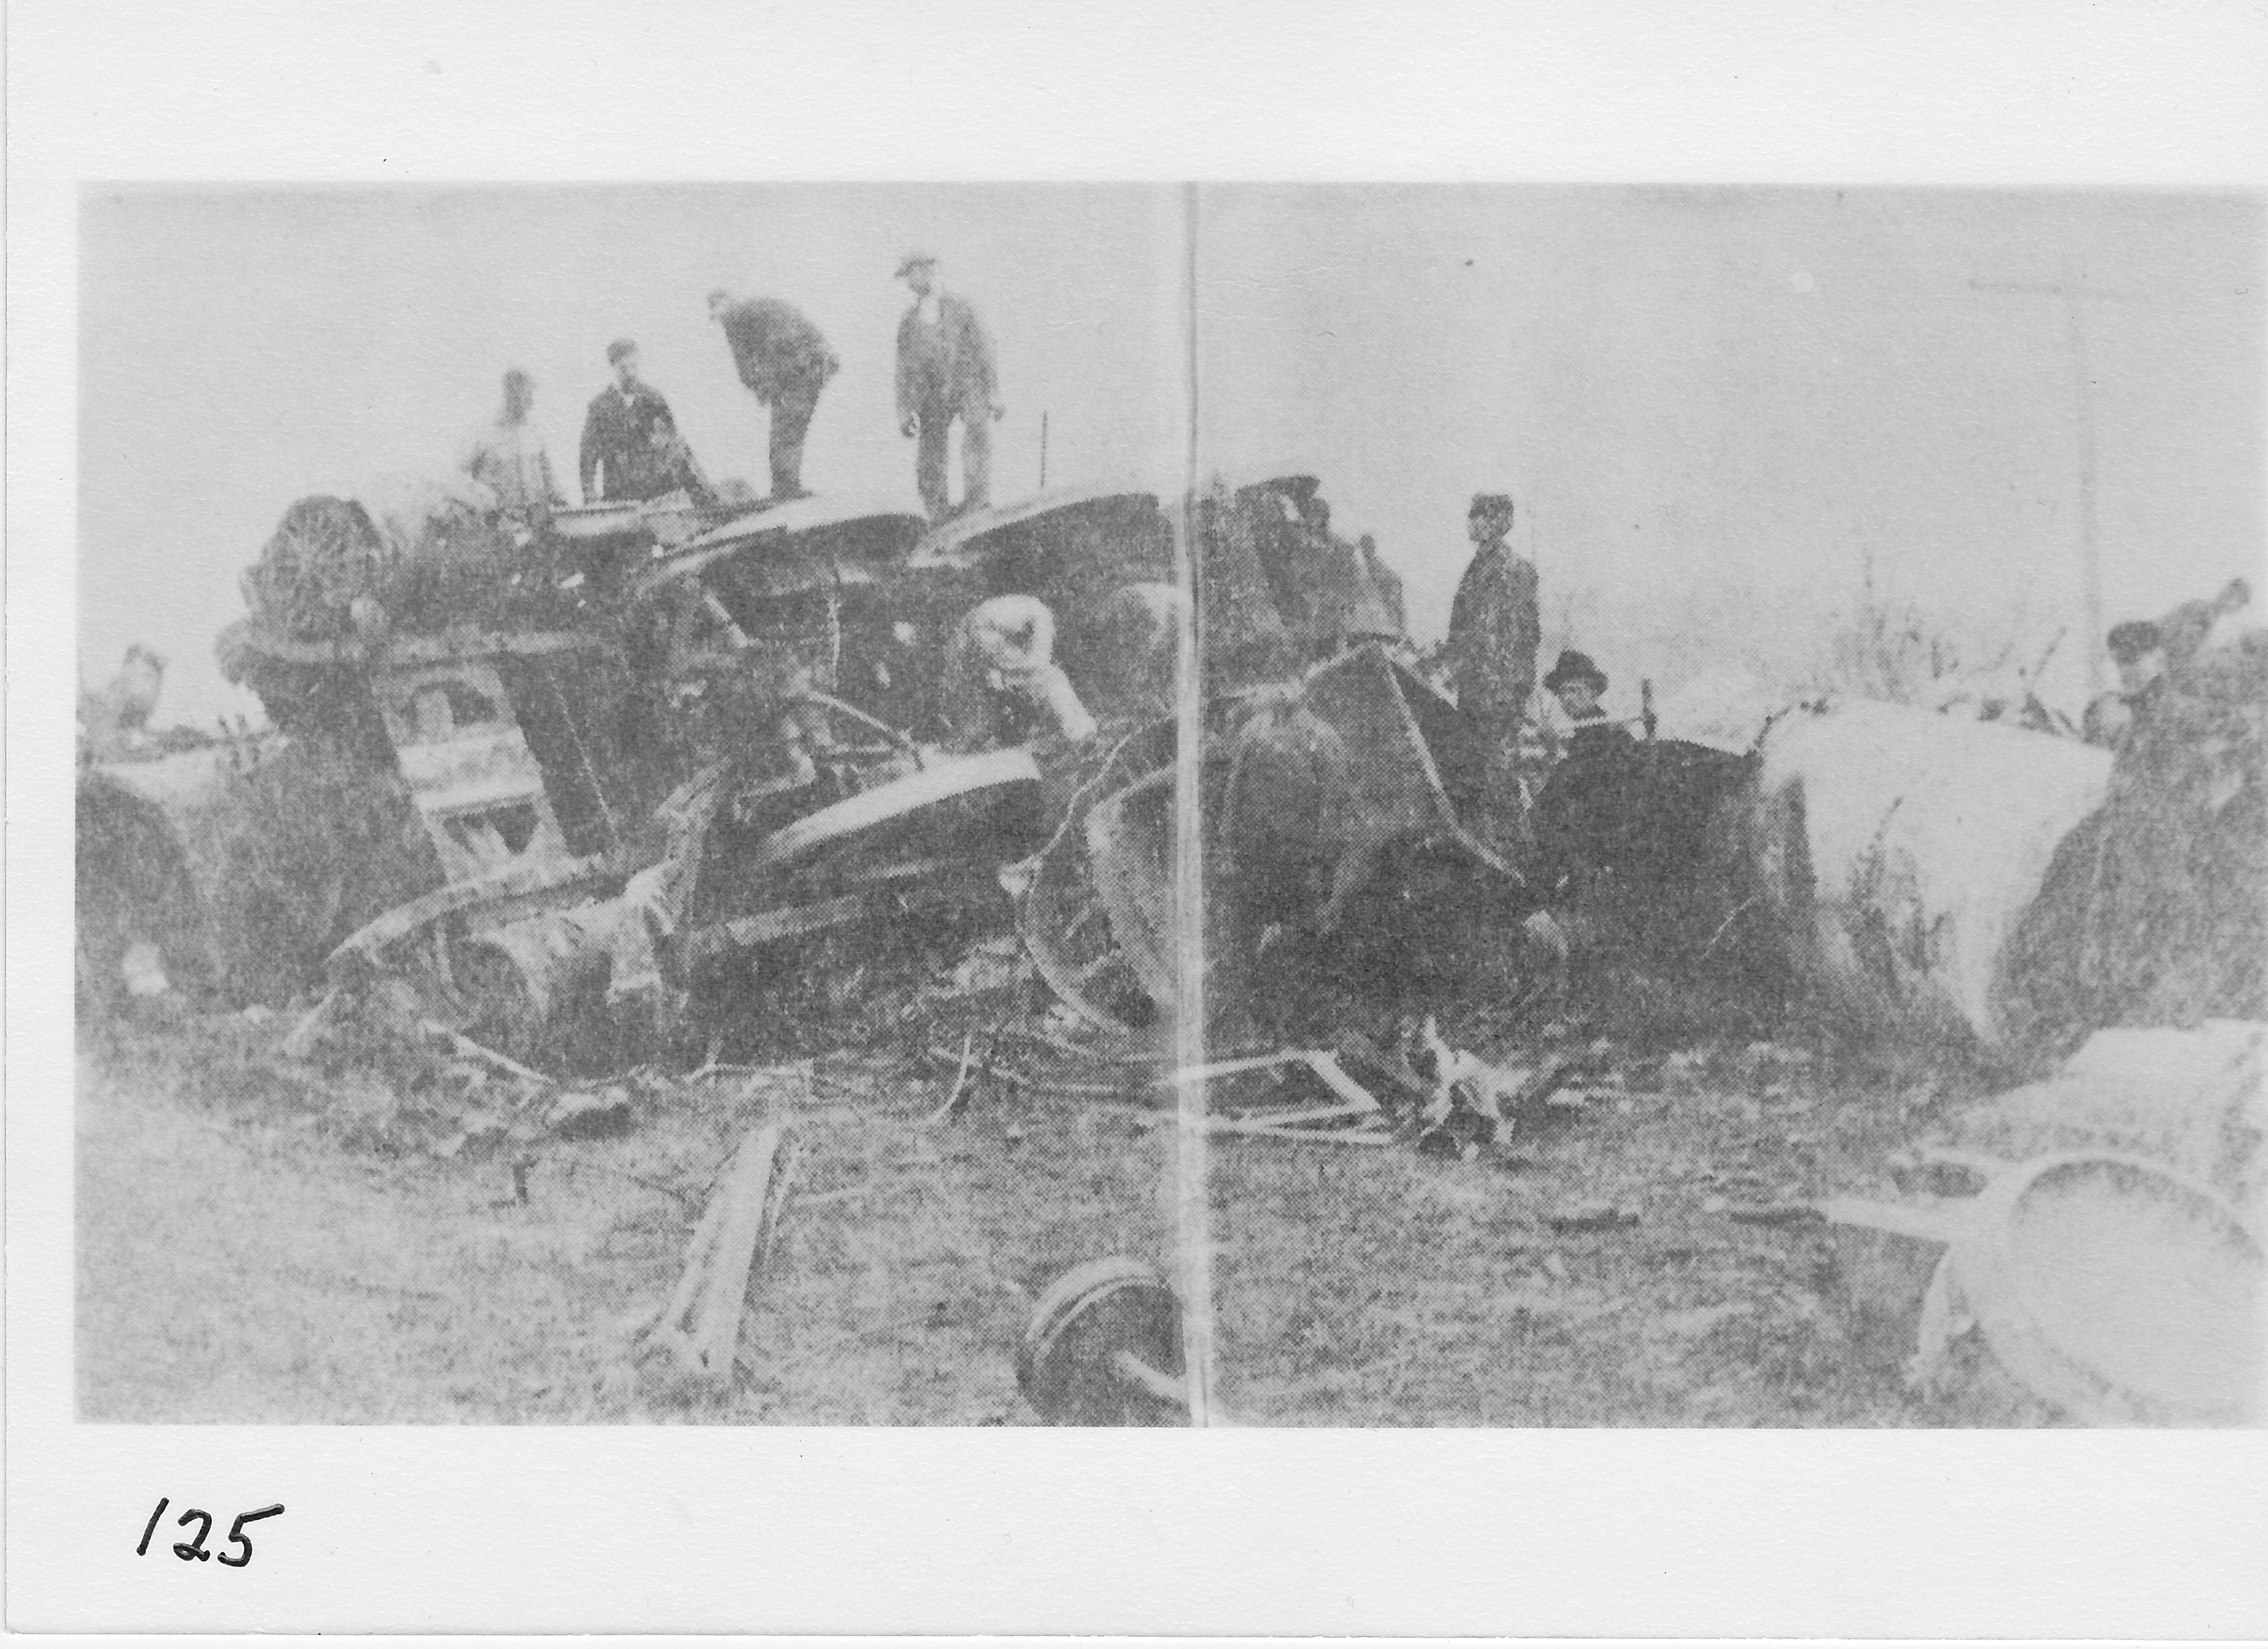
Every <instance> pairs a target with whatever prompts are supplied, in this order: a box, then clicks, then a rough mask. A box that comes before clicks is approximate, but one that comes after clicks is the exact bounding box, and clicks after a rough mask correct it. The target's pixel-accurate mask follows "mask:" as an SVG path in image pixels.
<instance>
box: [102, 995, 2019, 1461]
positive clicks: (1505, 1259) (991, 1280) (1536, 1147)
mask: <svg viewBox="0 0 2268 1649" xmlns="http://www.w3.org/2000/svg"><path fill="white" fill-rule="evenodd" d="M974 1022H975V1021H973V1020H972V1021H971V1023H974ZM930 1028H931V1030H932V1033H934V1029H935V1027H930ZM1444 1029H1445V1031H1447V1032H1448V1033H1449V1034H1451V1036H1452V1038H1453V1040H1454V1039H1457V1038H1459V1037H1461V1036H1462V1037H1463V1038H1465V1039H1466V1040H1467V1041H1468V1042H1469V1045H1473V1046H1475V1047H1476V1049H1477V1050H1478V1051H1480V1052H1482V1053H1484V1054H1487V1055H1490V1056H1500V1055H1502V1054H1503V1053H1504V1052H1505V1051H1506V1049H1505V1047H1504V1046H1503V1039H1502V1037H1501V1036H1499V1037H1498V1038H1497V1045H1495V1046H1491V1045H1489V1043H1490V1035H1489V1033H1488V1031H1487V1028H1486V1026H1485V1023H1484V1022H1481V1021H1475V1022H1474V1023H1472V1024H1469V1025H1467V1026H1464V1027H1460V1026H1459V1025H1457V1024H1455V1023H1448V1024H1445V1026H1444ZM276 1034H277V1027H276V1023H275V1022H274V1021H273V1020H258V1019H254V1020H247V1019H245V1018H244V1017H242V1016H210V1017H206V1018H192V1017H177V1018H174V1019H173V1020H170V1021H166V1022H158V1023H142V1024H136V1025H132V1026H128V1027H116V1026H114V1027H108V1028H107V1029H105V1030H102V1031H99V1032H96V1033H92V1034H87V1035H85V1036H83V1038H82V1057H81V1072H80V1088H79V1102H78V1112H77V1115H78V1163H77V1222H78V1243H79V1250H78V1252H79V1289H78V1322H77V1330H78V1333H77V1351H78V1358H77V1369H78V1375H77V1379H78V1394H79V1403H80V1410H81V1413H82V1415H83V1416H84V1417H85V1418H87V1419H89V1420H136V1421H232V1422H252V1421H266V1422H276V1421H298V1422H330V1423H387V1422H448V1421H457V1422H468V1423H481V1424H496V1423H556V1422H569V1421H600V1422H622V1421H637V1420H652V1421H696V1422H725V1423H784V1424H894V1425H895V1424H948V1425H982V1424H1036V1423H1037V1417H1036V1416H1035V1414H1034V1413H1033V1412H1032V1410H1030V1409H1029V1408H1028V1407H1027V1405H1026V1404H1025V1403H1024V1402H1023V1401H1022V1399H1021V1397H1020V1395H1019V1393H1018V1390H1017V1387H1016V1382H1015V1376H1014V1372H1013V1352H1014V1348H1015V1345H1016V1343H1017V1340H1018V1336H1019V1335H1020V1332H1021V1329H1022V1327H1023V1324H1024V1322H1025V1321H1026V1320H1027V1316H1028V1314H1029V1309H1030V1300H1031V1299H1032V1297H1033V1296H1035V1294H1036V1293H1037V1292H1040V1291H1041V1290H1042V1289H1043V1288H1044V1287H1045V1286H1046V1285H1047V1284H1048V1283H1049V1281H1050V1280H1051V1279H1052V1278H1054V1277H1056V1276H1057V1275H1058V1274H1059V1273H1061V1272H1062V1271H1063V1270H1066V1269H1068V1268H1069V1267H1070V1266H1071V1265H1073V1264H1075V1263H1079V1262H1080V1261H1083V1260H1087V1259H1092V1258H1094V1257H1097V1256H1100V1255H1109V1254H1124V1255H1132V1256H1135V1257H1137V1258H1139V1259H1144V1260H1147V1261H1150V1262H1152V1263H1156V1264H1158V1265H1159V1266H1160V1268H1161V1269H1164V1270H1167V1271H1168V1273H1169V1274H1170V1272H1171V1271H1172V1269H1173V1264H1172V1257H1171V1242H1170V1231H1171V1224H1170V1221H1171V1202H1170V1184H1171V1180H1170V1175H1171V1171H1172V1163H1173V1159H1174V1151H1175V1144H1174V1130H1173V1129H1172V1128H1171V1126H1170V1125H1167V1123H1166V1122H1165V1121H1164V1120H1163V1119H1161V1117H1160V1116H1159V1115H1156V1114H1155V1113H1152V1112H1147V1111H1145V1110H1144V1109H1142V1108H1138V1107H1133V1106H1128V1105H1123V1104H1119V1103H1115V1102H1112V1101H1106V1100H1102V1099H1100V1098H1097V1097H1094V1095H1092V1094H1091V1093H1077V1094H1074V1093H1064V1092H1057V1091H1050V1088H1049V1085H1048V1084H1047V1083H1046V1082H1044V1081H1042V1082H1038V1083H1023V1084H1012V1083H1010V1082H1007V1081H1003V1080H987V1079H981V1078H980V1079H979V1080H977V1081H976V1083H975V1084H974V1086H972V1087H971V1088H970V1090H969V1091H968V1094H967V1095H966V1096H965V1102H964V1103H963V1104H962V1106H961V1108H960V1109H959V1111H958V1113H957V1114H956V1115H955V1116H954V1118H953V1119H952V1120H950V1121H947V1122H943V1123H936V1122H932V1121H931V1120H929V1118H930V1116H931V1114H932V1112H934V1111H935V1110H936V1108H938V1106H939V1101H940V1100H941V1099H942V1098H943V1097H944V1095H945V1093H946V1090H947V1089H948V1087H949V1086H950V1078H951V1076H952V1071H951V1070H950V1069H939V1068H938V1067H937V1065H936V1063H935V1062H934V1061H933V1060H924V1059H923V1058H922V1057H920V1056H919V1053H918V1049H917V1047H916V1046H914V1045H911V1043H909V1042H908V1041H906V1040H905V1039H899V1038H895V1037H889V1036H880V1035H875V1034H873V1025H872V1023H870V1024H869V1025H868V1026H867V1027H866V1032H865V1035H864V1036H863V1037H862V1036H861V1035H860V1034H858V1033H857V1032H856V1031H855V1029H852V1028H851V1027H845V1028H844V1029H843V1031H842V1032H841V1033H840V1034H836V1035H821V1036H816V1037H814V1038H811V1039H808V1040H812V1041H816V1042H819V1043H821V1044H822V1049H821V1051H818V1052H816V1053H814V1054H810V1055H807V1056H804V1057H801V1058H790V1059H785V1060H777V1061H775V1062H774V1063H772V1064H770V1065H768V1066H766V1067H764V1068H762V1069H742V1068H736V1069H731V1070H725V1071H718V1072H716V1073H714V1074H712V1075H711V1076H709V1077H706V1078H702V1079H699V1080H695V1081H689V1082H684V1081H681V1082H676V1083H672V1084H669V1085H666V1086H655V1087H654V1088H652V1089H651V1090H649V1091H642V1092H641V1094H640V1097H639V1099H638V1101H637V1122H636V1126H635V1127H634V1128H632V1129H631V1130H630V1131H628V1132H627V1133H624V1134H622V1135H621V1136H619V1137H611V1138H603V1139H584V1140H576V1141H566V1140H552V1141H549V1142H547V1143H546V1144H545V1145H543V1146H542V1148H541V1150H540V1152H534V1153H533V1154H532V1158H531V1160H530V1166H528V1167H527V1168H526V1171H525V1173H524V1175H523V1176H522V1177H523V1179H524V1183H525V1188H526V1195H525V1199H524V1200H522V1199H521V1198H520V1197H519V1195H517V1187H516V1185H515V1174H514V1172H513V1166H512V1156H513V1154H514V1153H512V1152H505V1151H495V1152H489V1153H488V1154H485V1155H482V1154H478V1153H476V1152H472V1151H469V1150H468V1151H463V1152H456V1153H454V1154H453V1155H449V1156H446V1157H442V1156H437V1155H434V1154H432V1153H431V1152H402V1151H400V1150H388V1149H386V1148H382V1147H381V1146H380V1145H374V1144H373V1143H372V1138H371V1137H369V1136H368V1135H367V1133H366V1131H357V1130H356V1129H355V1128H353V1127H350V1126H343V1125H342V1123H341V1120H340V1116H339V1114H338V1112H337V1110H336V1108H329V1107H321V1106H317V1105H313V1104H311V1103H310V1102H309V1101H308V1100H307V1099H306V1096H304V1095H302V1094H298V1093H295V1092H294V1091H292V1090H291V1089H290V1088H289V1087H288V1086H284V1085H280V1084H277V1083H276V1082H274V1081H273V1080H270V1079H267V1078H263V1077H262V1076H261V1052H262V1050H263V1049H266V1048H268V1047H269V1046H270V1045H272V1043H273V1042H274V1041H275V1038H276ZM1561 1034H1563V1035H1564V1034H1566V1033H1565V1032H1562V1033H1561ZM862 1040H863V1041H864V1042H866V1043H867V1045H866V1046H864V1047H861V1046H858V1045H857V1044H858V1043H859V1042H861V1041H862ZM956 1040H957V1034H954V1035H948V1037H947V1041H948V1042H954V1041H956ZM830 1042H834V1043H838V1044H843V1045H836V1046H831V1047H828V1046H824V1044H828V1043H830ZM1968 1091H1970V1092H1974V1093H1980V1094H1981V1093H1982V1092H1983V1090H1982V1088H1981V1087H1972V1088H1971V1089H1970V1090H1968ZM1591 1093H1592V1098H1591V1101H1590V1102H1589V1104H1588V1105H1587V1108H1585V1109H1584V1111H1583V1112H1582V1113H1581V1114H1580V1115H1578V1116H1577V1117H1575V1118H1574V1119H1573V1120H1572V1121H1570V1122H1568V1123H1565V1124H1564V1125H1559V1126H1553V1127H1546V1128H1542V1129H1539V1130H1534V1131H1523V1132H1522V1133H1521V1134H1520V1135H1518V1136H1517V1137H1514V1138H1513V1140H1511V1141H1510V1142H1509V1144H1508V1145H1506V1147H1505V1148H1503V1149H1499V1150H1495V1151H1490V1152H1482V1153H1481V1154H1479V1155H1478V1156H1476V1158H1474V1159H1469V1160H1460V1159H1455V1158H1447V1157H1434V1156H1428V1155H1421V1154H1419V1153H1418V1152H1416V1151H1414V1150H1412V1149H1410V1147H1409V1146H1407V1145H1393V1146H1388V1147H1385V1148H1376V1147H1371V1148H1365V1147H1352V1146H1345V1145H1329V1144H1303V1143H1291V1142H1285V1141H1278V1140H1269V1139H1243V1138H1216V1139H1214V1140H1213V1141H1212V1142H1211V1145H1210V1153H1211V1222H1212V1233H1213V1240H1214V1248H1215V1252H1214V1270H1213V1287H1214V1292H1215V1297H1216V1307H1217V1318H1216V1330H1217V1336H1218V1345H1219V1362H1220V1370H1221V1382H1222V1390H1221V1396H1222V1399H1223V1401H1224V1402H1225V1403H1226V1405H1227V1406H1228V1407H1229V1408H1230V1409H1231V1410H1233V1412H1234V1413H1236V1414H1237V1415H1238V1416H1239V1417H1241V1418H1242V1419H1245V1420H1246V1421H1248V1422H1255V1423H1263V1424H1284V1425H1295V1424H1316V1425H1364V1426H1370V1425H1406V1424H1431V1425H1572V1426H1593V1425H1732V1426H1756V1425H1765V1426H1791V1425H1867V1426H1873V1425H1908V1424H1948V1423H1956V1424H1957V1423H1961V1422H1962V1420H1963V1419H1964V1418H1973V1417H1964V1416H1962V1415H1958V1414H1955V1413H1952V1412H1950V1411H1948V1410H1947V1409H1946V1408H1945V1407H1943V1406H1942V1404H1941V1403H1940V1402H1935V1401H1933V1400H1928V1399H1925V1398H1922V1397H1919V1396H1917V1395H1911V1394H1910V1393H1909V1392H1908V1391H1907V1390H1906V1389H1905V1388H1904V1384H1903V1382H1902V1380H1901V1379H1900V1369H1899V1351H1900V1346H1899V1343H1898V1339H1897V1333H1896V1317H1895V1312H1893V1315H1892V1317H1891V1319H1890V1325H1891V1331H1890V1332H1889V1334H1888V1335H1887V1336H1885V1335H1883V1334H1881V1333H1880V1332H1877V1330H1879V1329H1881V1321H1880V1320H1879V1319H1878V1318H1875V1317H1870V1316H1865V1315H1856V1316H1854V1315H1853V1314H1852V1312H1853V1307H1854V1304H1864V1303H1865V1301H1866V1300H1867V1299H1870V1298H1876V1297H1878V1296H1879V1294H1880V1291H1879V1289H1875V1290H1874V1293H1873V1294H1867V1293H1865V1292H1862V1291H1861V1290H1860V1289H1859V1286H1858V1285H1859V1283H1860V1282H1861V1281H1863V1280H1865V1279H1864V1278H1863V1277H1861V1273H1860V1272H1859V1271H1858V1270H1854V1269H1853V1267H1852V1264H1851V1263H1850V1256H1849V1255H1848V1253H1847V1251H1846V1250H1845V1248H1843V1247H1841V1246H1840V1243H1841V1241H1842V1240H1840V1239H1837V1238H1836V1237H1834V1236H1832V1235H1831V1234H1830V1231H1829V1230H1828V1228H1825V1227H1823V1226H1820V1225H1818V1224H1816V1223H1805V1222H1801V1221H1792V1222H1785V1223H1769V1222H1767V1223H1758V1222H1757V1221H1756V1219H1755V1218H1754V1217H1753V1211H1755V1210H1756V1209H1757V1208H1759V1207H1770V1206H1774V1205H1778V1204H1787V1203H1791V1202H1794V1201H1797V1200H1799V1199H1806V1198H1814V1197H1818V1196H1826V1195H1832V1194H1837V1193H1855V1194H1860V1195H1870V1196H1887V1195H1889V1190H1890V1188H1889V1182H1888V1181H1887V1179H1886V1178H1885V1177H1884V1172H1883V1165H1884V1159H1885V1158H1886V1156H1887V1154H1888V1153H1889V1152H1890V1151H1891V1150H1892V1149H1894V1148H1895V1147H1896V1146H1898V1145H1904V1144H1907V1143H1910V1142H1911V1141H1912V1140H1914V1139H1916V1138H1917V1137H1921V1136H1922V1135H1924V1134H1925V1133H1927V1132H1929V1131H1931V1130H1933V1128H1936V1127H1938V1126H1939V1125H1940V1124H1941V1123H1942V1122H1943V1121H1944V1119H1945V1117H1946V1115H1947V1114H1948V1111H1949V1110H1951V1109H1954V1108H1957V1106H1958V1103H1959V1102H1960V1101H1961V1100H1962V1098H1963V1097H1964V1091H1963V1089H1962V1086H1961V1085H1960V1081H1959V1079H1958V1078H1948V1076H1947V1075H1946V1073H1945V1072H1943V1071H1931V1070H1927V1069H1925V1068H1922V1067H1918V1066H1915V1067H1906V1066H1901V1065H1899V1064H1896V1063H1895V1062H1889V1063H1885V1062H1884V1060H1883V1059H1882V1058H1881V1056H1880V1055H1879V1054H1874V1055H1866V1054H1861V1053H1856V1052H1852V1051H1851V1050H1847V1049H1845V1050H1837V1049H1835V1048H1833V1047H1832V1046H1830V1045H1827V1044H1824V1043H1808V1044H1807V1043H1805V1042H1801V1041H1800V1040H1779V1041H1759V1040H1753V1039H1748V1040H1743V1039H1742V1038H1738V1037H1729V1036H1712V1035H1707V1034H1701V1035H1692V1036H1688V1037H1685V1038H1683V1039H1682V1041H1681V1042H1680V1044H1679V1045H1677V1046H1674V1047H1668V1048H1663V1047H1661V1046H1659V1045H1655V1046H1653V1047H1639V1046H1631V1047H1622V1048H1616V1049H1613V1050H1612V1056H1611V1057H1609V1058H1608V1059H1606V1060H1605V1061H1604V1063H1603V1064H1602V1067H1601V1071H1600V1075H1599V1077H1598V1078H1597V1079H1596V1080H1595V1082H1594V1084H1593V1086H1592V1089H1591ZM767 1121H786V1122H790V1123H792V1124H793V1125H794V1127H795V1128H796V1130H797V1132H798V1134H799V1137H800V1138H801V1139H802V1141H803V1142H804V1147H805V1149H804V1154H803V1158H802V1166H801V1169H800V1173H799V1178H798V1181H797V1183H796V1188H795V1192H794V1195H793V1197H792V1201H791V1202H790V1204H789V1205H788V1215H787V1219H786V1223H785V1225H784V1236H783V1239H782V1240H781V1242H780V1243H779V1245H778V1247H777V1250H776V1252H775V1256H774V1258H773V1259H772V1261H771V1263H770V1265H769V1267H768V1270H767V1272H766V1275H765V1277H764V1279H763V1285H762V1291H761V1294H760V1297H759V1299H758V1303H757V1305H756V1307H755V1309H754V1310H753V1311H752V1312H751V1314H750V1316H749V1320H748V1322H747V1325H746V1326H745V1327H744V1329H743V1336H742V1342H741V1356H742V1364H743V1366H742V1372H741V1378H740V1380H739V1381H738V1382H737V1383H736V1385H735V1388H734V1389H733V1391H732V1393H731V1394H730V1395H729V1396H722V1397H719V1396H714V1395H707V1394H705V1393H703V1392H702V1391H698V1390H695V1389H691V1388H688V1387H687V1386H686V1385H685V1384H684V1383H683V1382H682V1381H681V1380H674V1379H672V1378H671V1377H669V1376H668V1375H667V1374H666V1369H665V1368H664V1366H662V1365H661V1364H659V1363H657V1362H656V1361H654V1360H652V1359H648V1360H646V1361H645V1362H644V1363H643V1364H641V1363H640V1362H638V1361H637V1360H635V1359H634V1358H633V1356H632V1344H633V1342H634V1340H635V1338H636V1336H637V1333H638V1331H639V1330H640V1329H642V1328H643V1327H644V1325H645V1323H646V1322H647V1321H649V1320H650V1318H651V1317H652V1314H654V1312H655V1310H656V1309H657V1307H659V1304H660V1302H661V1301H662V1300H664V1299H666V1297H667V1295H668V1293H669V1292H670V1290H671V1289H672V1287H673V1285H674V1283H675V1282H676V1280H677V1277H678V1275H679V1273H680V1270H681V1266H682V1263H683V1257H684V1249H685V1244H686V1240H687V1237H688V1234H689V1231H690V1229H691V1226H692V1222H693V1221H694V1219H695V1218H696V1217H697V1215H698V1213H699V1211H700V1209H701V1207H702V1205H703V1200H704V1198H705V1196H706V1195H707V1191H708V1188H709V1187H710V1185H711V1182H713V1180H714V1177H715V1175H716V1174H717V1172H718V1168H719V1167H720V1166H721V1164H722V1163H723V1161H724V1160H725V1157H726V1156H727V1154H728V1153H729V1152H730V1151H731V1149H732V1147H733V1144H734V1142H735V1141H736V1140H737V1139H739V1138H740V1137H741V1135H742V1134H743V1133H744V1132H745V1131H746V1130H748V1129H750V1128H751V1127H753V1126H755V1125H756V1124H758V1123H762V1122H767ZM1578 1204H1611V1205H1612V1207H1613V1208H1614V1209H1615V1210H1616V1211H1618V1212H1619V1213H1620V1214H1621V1215H1623V1216H1624V1217H1625V1218H1628V1217H1631V1216H1634V1217H1635V1218H1634V1219H1632V1220H1631V1223H1626V1224H1622V1225H1619V1226H1616V1227H1615V1228H1612V1229H1603V1230H1592V1231H1572V1230H1562V1229H1558V1228H1557V1227H1555V1225H1554V1223H1553V1218H1554V1216H1555V1215H1562V1216H1564V1215H1565V1213H1566V1211H1568V1210H1569V1209H1571V1208H1572V1207H1574V1206H1575V1205H1578ZM1869 1275H1871V1274H1869ZM1875 1280H1877V1281H1878V1280H1879V1279H1875ZM1894 1281H1896V1285H1897V1287H1896V1289H1894V1290H1893V1291H1892V1292H1893V1294H1896V1293H1897V1292H1898V1291H1900V1290H1904V1289H1906V1288H1908V1287H1910V1286H1911V1287H1918V1277H1897V1278H1895V1279H1894ZM1877 1303H1879V1299H1877ZM1892 1304H1893V1307H1896V1306H1897V1305H1899V1304H1900V1300H1898V1299H1893V1301H1892ZM1910 1346H1911V1342H1910V1341H1908V1342H1907V1343H1906V1347H1907V1349H1910ZM1996 1418H1997V1419H1998V1420H1999V1421H2000V1422H2001V1423H2005V1422H2006V1420H2007V1416H2006V1415H2000V1416H1997V1417H1996Z"/></svg>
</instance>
